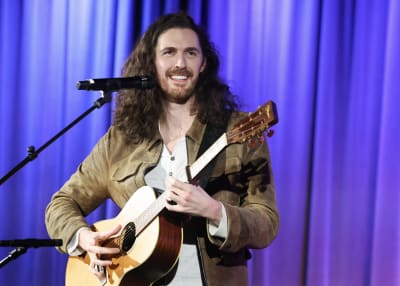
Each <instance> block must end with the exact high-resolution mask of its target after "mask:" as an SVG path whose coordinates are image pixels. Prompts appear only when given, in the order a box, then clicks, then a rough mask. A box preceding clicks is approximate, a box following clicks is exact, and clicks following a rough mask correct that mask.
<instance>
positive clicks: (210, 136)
mask: <svg viewBox="0 0 400 286" xmlns="http://www.w3.org/2000/svg"><path fill="white" fill-rule="evenodd" d="M227 125H228V123H227V121H226V122H225V123H224V125H223V126H216V125H213V124H210V123H209V124H207V126H206V130H205V131H204V135H203V139H202V141H201V143H200V147H199V151H198V152H197V156H196V159H198V158H200V156H201V155H202V154H203V153H204V152H205V151H206V150H207V149H208V148H209V147H210V146H211V145H212V144H213V143H214V142H215V141H217V139H218V138H219V137H220V136H221V135H222V134H223V133H224V132H225V131H226V128H227ZM217 157H218V156H216V157H215V158H214V159H213V160H211V162H210V163H208V165H207V166H206V167H205V168H204V169H203V170H202V171H201V172H200V174H199V175H198V176H197V184H198V185H199V186H200V187H202V188H203V189H205V187H206V185H207V183H208V179H209V178H210V176H211V173H212V171H213V169H214V166H215V163H216V161H217V160H216V158H217ZM195 181H196V180H195Z"/></svg>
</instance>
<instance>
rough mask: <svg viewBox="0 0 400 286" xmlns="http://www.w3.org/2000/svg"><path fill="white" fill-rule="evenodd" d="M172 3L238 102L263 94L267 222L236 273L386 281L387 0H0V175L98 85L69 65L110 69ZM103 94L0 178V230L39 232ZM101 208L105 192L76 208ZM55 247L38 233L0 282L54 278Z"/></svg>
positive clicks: (392, 272)
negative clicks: (268, 132)
mask: <svg viewBox="0 0 400 286" xmlns="http://www.w3.org/2000/svg"><path fill="white" fill-rule="evenodd" d="M179 10H185V11H188V13H190V14H191V15H192V16H193V17H194V19H195V20H196V22H198V23H201V24H202V25H204V26H205V27H206V28H207V30H208V32H209V34H210V36H211V39H212V40H213V41H214V43H215V45H216V47H217V49H218V50H219V52H220V55H221V62H222V66H221V77H222V78H223V79H225V80H226V82H227V83H228V84H230V85H231V86H232V90H233V91H234V92H235V93H236V94H238V96H239V99H240V100H241V102H242V109H243V110H245V111H252V110H254V109H255V108H257V106H258V105H261V104H263V103H264V102H266V101H267V100H269V99H272V100H274V101H275V102H276V103H277V106H278V111H279V116H280V122H279V124H278V125H277V126H276V127H275V128H274V129H275V135H274V136H273V137H272V138H270V139H269V144H270V147H271V153H272V159H273V167H274V173H275V180H276V190H277V199H278V204H279V210H280V214H281V228H280V232H279V236H278V237H277V239H276V240H275V241H274V243H273V244H272V245H271V246H270V247H269V248H267V249H265V250H257V251H253V259H252V260H251V262H250V263H249V265H250V276H251V285H255V286H257V285H318V286H319V285H400V245H399V242H400V213H399V206H400V195H399V192H400V163H399V162H400V152H399V150H398V148H399V146H400V112H399V109H400V83H399V75H400V52H399V51H400V2H399V1H396V0H364V1H355V0H353V1H344V0H343V1H336V0H326V1H317V0H315V1H312V0H306V1H295V0H291V1H290V0H284V1H274V0H265V1H264V0H254V1H250V0H248V1H201V0H195V1H129V0H126V1H122V0H121V1H95V0H92V1H90V0H80V1H44V0H42V1H39V0H25V1H24V0H14V1H1V2H0V62H1V65H0V138H1V144H0V176H4V175H5V174H6V173H7V172H8V171H9V170H10V169H11V168H12V167H14V166H16V165H17V164H18V163H19V162H20V161H22V159H24V158H25V157H26V156H27V152H26V148H27V147H28V146H30V145H33V146H35V147H36V148H39V147H40V146H41V145H42V144H44V143H45V142H46V141H47V140H49V139H50V138H51V137H52V136H53V135H55V134H56V133H57V132H58V131H60V130H61V129H62V128H63V127H65V126H66V125H67V124H69V123H70V122H71V121H72V120H74V119H75V118H76V117H77V116H78V115H80V114H81V113H83V112H84V111H85V110H87V109H88V108H89V107H91V106H92V104H93V102H94V101H95V100H96V99H97V98H98V97H99V94H97V93H93V92H84V91H77V90H76V88H75V84H76V82H77V81H78V80H82V79H86V78H94V77H112V76H119V75H120V72H121V66H122V64H123V62H124V60H125V59H126V58H127V56H128V54H129V52H130V50H131V49H132V47H133V46H134V44H135V42H136V41H137V39H138V37H139V36H140V35H141V34H142V33H143V31H144V30H145V29H146V28H147V27H148V25H149V24H150V23H151V22H152V21H153V20H155V19H156V18H157V17H158V16H159V15H161V14H165V13H168V12H175V11H179ZM112 108H113V104H112V103H111V104H108V105H105V106H103V107H102V108H101V109H98V110H95V111H94V112H93V113H91V115H89V116H88V117H86V118H85V119H84V120H83V121H81V122H80V123H79V124H78V125H76V126H75V127H74V128H73V129H72V130H71V131H69V132H68V133H67V134H65V135H64V136H62V137H61V139H59V140H57V141H56V142H55V143H53V144H51V145H50V147H48V148H47V149H45V150H44V151H43V152H41V153H40V155H39V156H38V158H37V159H36V160H34V161H33V162H30V163H29V164H27V165H26V166H25V167H24V168H23V169H22V170H21V171H19V172H18V173H16V174H15V175H14V176H12V177H11V178H10V179H9V180H7V181H6V182H4V183H3V184H2V185H1V186H0V218H1V220H0V240H10V239H24V238H48V237H47V233H46V230H45V225H44V211H45V207H46V205H47V203H48V202H49V200H50V197H51V195H52V194H53V193H54V192H55V191H56V190H57V189H58V188H59V187H60V186H61V185H62V184H63V182H64V181H65V180H67V179H68V178H69V176H70V175H71V173H72V172H73V171H74V170H75V169H76V167H77V165H78V164H79V162H81V161H82V160H83V159H84V158H85V156H86V155H87V154H88V153H89V151H90V150H91V148H92V147H93V145H94V144H95V143H96V141H97V140H98V139H99V137H100V136H101V135H102V134H103V133H104V132H105V131H106V129H107V128H108V127H109V125H110V123H111V118H112ZM117 212H118V209H116V207H115V206H114V205H113V204H112V203H111V202H108V203H106V204H105V205H103V206H102V207H101V208H100V209H99V210H98V211H96V212H95V213H94V214H92V215H91V216H90V217H89V220H90V221H92V222H94V221H97V220H98V219H100V218H105V217H113V216H115V215H116V214H117ZM60 223H62V222H60ZM12 250H13V248H10V247H1V248H0V259H2V258H3V257H6V256H7V255H8V253H9V252H11V251H12ZM65 263H66V256H64V255H62V254H60V253H58V252H57V251H56V250H55V249H54V248H32V249H29V250H28V251H27V253H26V254H24V255H22V256H20V257H19V258H18V259H16V260H14V261H11V262H10V263H8V264H6V265H5V266H3V267H2V268H1V269H0V285H26V284H29V285H62V284H63V281H64V270H65ZM221 285H222V284H221Z"/></svg>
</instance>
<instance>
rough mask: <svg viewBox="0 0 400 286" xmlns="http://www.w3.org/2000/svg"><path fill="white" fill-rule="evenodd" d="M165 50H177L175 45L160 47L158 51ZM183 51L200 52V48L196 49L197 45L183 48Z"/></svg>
mask: <svg viewBox="0 0 400 286" xmlns="http://www.w3.org/2000/svg"><path fill="white" fill-rule="evenodd" d="M165 50H177V48H176V47H172V46H171V47H165V48H162V49H161V50H160V52H161V51H165ZM184 51H185V52H188V51H196V52H198V53H201V50H200V49H198V48H197V47H187V48H185V49H184Z"/></svg>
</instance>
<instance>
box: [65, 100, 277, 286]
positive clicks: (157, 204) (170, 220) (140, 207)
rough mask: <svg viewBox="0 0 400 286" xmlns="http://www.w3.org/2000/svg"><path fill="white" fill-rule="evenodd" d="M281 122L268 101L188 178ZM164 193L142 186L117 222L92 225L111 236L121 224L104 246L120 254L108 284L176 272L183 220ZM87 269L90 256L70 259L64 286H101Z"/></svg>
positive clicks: (137, 284) (137, 285) (147, 281)
mask: <svg viewBox="0 0 400 286" xmlns="http://www.w3.org/2000/svg"><path fill="white" fill-rule="evenodd" d="M277 122H278V116H277V111H276V105H275V103H274V102H273V101H271V100H270V101H268V102H267V103H265V104H264V105H263V106H261V107H260V108H258V109H257V110H256V111H255V112H253V113H250V114H249V115H248V116H246V117H245V118H244V119H242V120H241V121H240V122H239V123H237V124H236V125H235V126H234V127H233V128H232V129H231V130H229V131H227V132H225V133H223V134H222V135H221V136H220V137H219V139H217V141H216V142H215V143H213V144H212V145H211V146H210V147H209V148H208V149H207V150H206V151H205V152H204V153H203V154H202V155H201V156H200V157H199V158H198V159H197V160H196V161H195V162H194V163H193V164H192V165H191V166H190V167H188V168H187V170H186V172H187V173H188V177H190V178H196V176H197V175H198V174H199V173H200V172H201V170H203V169H204V168H205V167H206V166H207V164H208V163H209V162H210V161H211V160H212V159H213V158H214V157H215V156H217V155H218V154H219V153H220V152H221V151H222V150H223V149H224V148H225V147H226V146H228V145H230V144H234V143H244V142H246V141H248V140H252V139H253V138H256V136H260V135H261V134H262V133H263V132H264V131H267V130H268V132H269V134H268V135H269V136H272V130H269V128H270V127H271V126H273V125H275V124H276V123H277ZM178 179H180V177H179V176H178ZM166 194H167V193H166V192H162V193H161V195H159V196H158V197H157V196H156V193H155V191H154V190H153V189H152V188H151V187H148V186H144V187H141V188H139V189H138V190H137V191H136V192H135V193H134V194H133V195H132V196H131V198H130V199H129V200H128V202H127V203H126V205H125V206H124V207H123V208H122V210H121V211H120V213H119V214H118V215H117V216H116V217H115V218H112V219H108V220H103V221H99V222H96V223H95V224H94V225H93V226H92V228H93V230H95V231H107V230H110V229H112V228H113V227H114V226H116V225H118V224H120V225H122V230H121V231H120V233H119V234H118V235H116V236H114V237H112V238H110V239H109V240H107V241H105V242H104V243H103V246H106V247H118V248H119V249H120V250H121V251H120V253H119V255H117V256H113V257H112V262H113V264H112V265H111V266H109V267H106V268H104V271H105V272H106V273H105V274H106V277H107V282H106V284H104V285H108V286H110V285H120V286H123V285H130V286H142V285H143V286H148V285H153V284H154V283H155V282H156V281H157V280H159V279H161V278H162V277H164V276H165V275H167V274H168V273H169V272H170V271H171V270H172V269H173V268H174V266H175V264H176V263H177V261H178V257H179V253H180V248H181V245H182V242H183V233H182V227H181V224H180V222H179V219H177V217H174V216H173V215H171V213H167V210H166V209H165V199H166ZM103 258H105V257H103ZM89 264H90V259H89V255H87V254H86V253H84V254H83V255H81V256H70V257H69V258H68V263H67V269H66V285H67V286H77V285H85V286H91V285H93V286H94V285H96V286H98V285H100V282H99V280H98V279H97V278H96V277H95V276H94V275H93V273H91V272H90V270H89Z"/></svg>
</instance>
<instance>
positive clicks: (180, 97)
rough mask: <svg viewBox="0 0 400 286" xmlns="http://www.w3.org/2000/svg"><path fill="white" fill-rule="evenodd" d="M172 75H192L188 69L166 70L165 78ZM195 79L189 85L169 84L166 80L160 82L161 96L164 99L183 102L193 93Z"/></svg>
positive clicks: (178, 102) (189, 76) (190, 76)
mask: <svg viewBox="0 0 400 286" xmlns="http://www.w3.org/2000/svg"><path fill="white" fill-rule="evenodd" d="M173 75H182V76H187V77H188V78H192V77H193V73H192V72H191V71H190V70H187V69H186V68H184V69H171V70H168V71H167V72H166V78H170V77H171V76H173ZM196 83H197V79H196V80H195V81H193V82H191V83H190V85H189V86H170V85H169V84H168V83H167V82H161V90H162V94H163V97H164V99H165V100H166V101H169V102H172V103H177V104H184V103H186V102H187V101H188V100H189V99H190V98H191V97H192V96H193V94H194V91H195V87H196Z"/></svg>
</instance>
